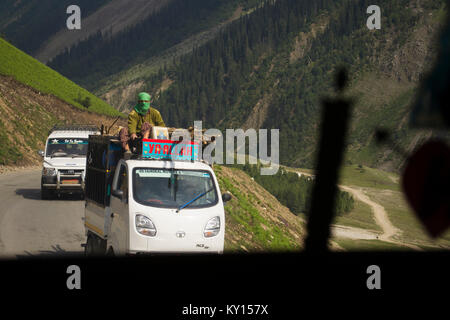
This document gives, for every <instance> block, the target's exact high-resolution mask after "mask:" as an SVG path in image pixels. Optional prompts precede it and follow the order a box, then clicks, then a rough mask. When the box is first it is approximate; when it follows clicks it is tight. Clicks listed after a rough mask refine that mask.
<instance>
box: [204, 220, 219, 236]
mask: <svg viewBox="0 0 450 320" xmlns="http://www.w3.org/2000/svg"><path fill="white" fill-rule="evenodd" d="M219 231H220V218H219V217H214V218H212V219H209V220H208V223H207V224H206V226H205V230H204V231H203V235H204V236H205V237H206V238H210V237H214V236H217V235H218V234H219Z"/></svg>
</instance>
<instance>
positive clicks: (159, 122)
mask: <svg viewBox="0 0 450 320" xmlns="http://www.w3.org/2000/svg"><path fill="white" fill-rule="evenodd" d="M150 99H151V96H150V95H149V94H148V93H146V92H141V93H139V94H138V103H137V105H136V106H135V107H134V109H133V110H132V111H131V112H130V114H129V115H128V128H123V129H122V130H120V132H119V138H120V141H121V142H122V147H123V148H124V149H125V155H124V157H125V158H128V159H129V157H130V156H131V151H130V145H129V141H130V139H131V140H134V139H136V138H137V137H138V136H140V137H142V138H143V139H148V138H149V136H150V130H151V129H152V127H153V126H158V127H165V126H166V125H165V124H164V121H163V119H162V117H161V114H160V113H159V111H158V110H156V109H154V108H151V107H150Z"/></svg>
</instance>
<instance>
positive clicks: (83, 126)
mask: <svg viewBox="0 0 450 320" xmlns="http://www.w3.org/2000/svg"><path fill="white" fill-rule="evenodd" d="M57 130H61V131H62V130H64V131H93V132H97V131H100V129H99V128H98V127H97V126H96V125H90V124H79V125H78V124H73V125H63V126H61V125H59V126H58V125H54V126H53V128H51V129H50V131H49V132H48V134H50V133H52V132H53V131H57Z"/></svg>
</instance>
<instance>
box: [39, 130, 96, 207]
mask: <svg viewBox="0 0 450 320" xmlns="http://www.w3.org/2000/svg"><path fill="white" fill-rule="evenodd" d="M92 134H100V131H99V130H98V128H97V127H95V126H86V125H79V126H75V125H73V126H55V127H53V129H51V130H50V133H49V136H48V138H47V142H46V144H45V151H39V154H40V155H41V156H42V157H43V158H44V162H43V168H42V178H41V198H42V199H50V198H52V197H54V196H55V195H59V194H61V193H78V194H81V195H82V196H84V177H85V171H86V153H87V147H88V138H89V135H92Z"/></svg>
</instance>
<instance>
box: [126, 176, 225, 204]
mask: <svg viewBox="0 0 450 320" xmlns="http://www.w3.org/2000/svg"><path fill="white" fill-rule="evenodd" d="M207 191H210V192H207ZM205 192H207V193H206V194H205V195H204V196H202V197H199V198H198V199H196V200H195V201H193V202H192V203H191V204H189V207H188V208H190V209H192V208H204V207H210V206H213V205H215V204H216V203H217V201H218V197H217V191H216V188H215V187H214V181H213V178H212V176H211V173H210V172H208V171H200V170H198V171H197V170H175V169H150V168H135V169H134V170H133V195H134V200H136V201H137V202H138V203H141V204H143V205H146V206H153V207H163V208H179V207H180V206H181V205H183V204H185V203H186V202H188V201H190V200H192V199H194V198H195V197H196V196H198V195H199V194H202V193H205ZM186 209H187V208H186Z"/></svg>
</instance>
